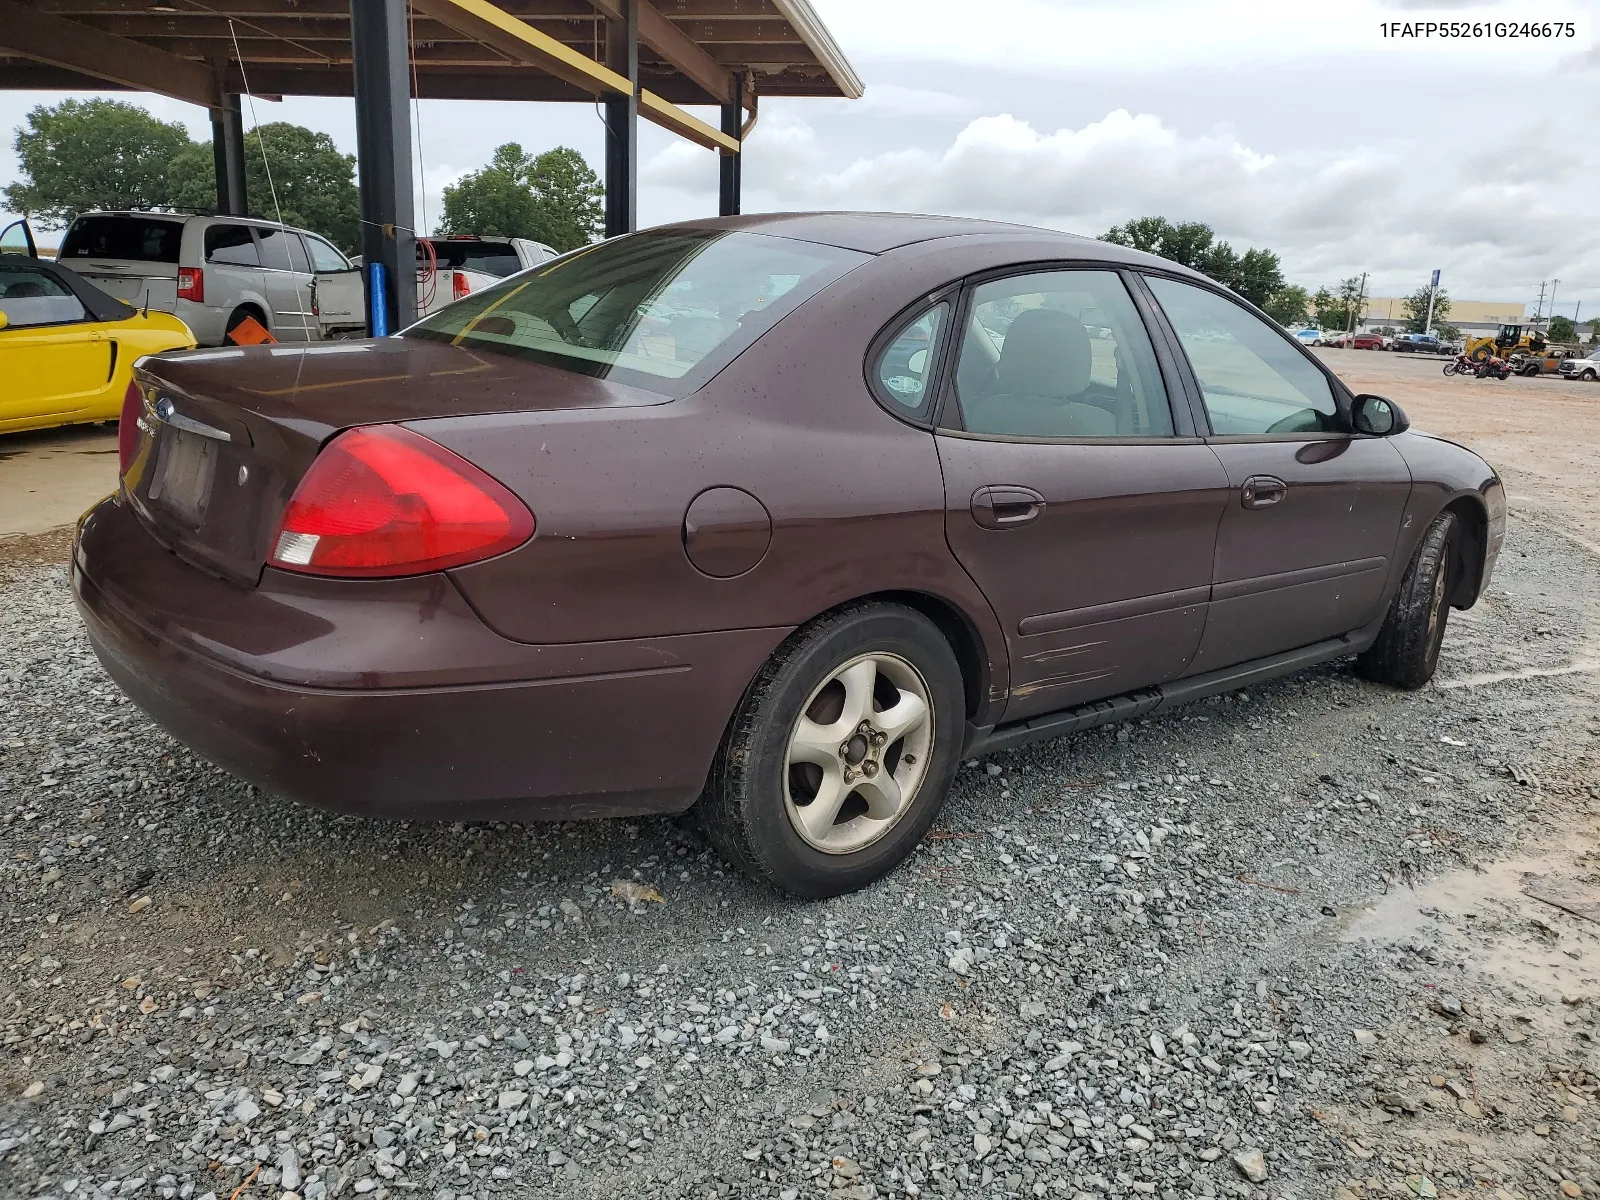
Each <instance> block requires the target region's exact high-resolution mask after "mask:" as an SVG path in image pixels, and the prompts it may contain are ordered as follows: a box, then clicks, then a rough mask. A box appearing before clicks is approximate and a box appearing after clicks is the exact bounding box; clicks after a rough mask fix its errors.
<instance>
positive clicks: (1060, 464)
mask: <svg viewBox="0 0 1600 1200" xmlns="http://www.w3.org/2000/svg"><path fill="white" fill-rule="evenodd" d="M122 446H123V460H122V486H121V488H120V491H119V493H118V494H117V495H116V496H113V497H111V498H109V499H107V500H106V501H104V502H103V503H101V504H100V505H98V506H97V507H96V508H94V509H93V510H92V511H90V512H89V513H88V514H87V515H86V516H85V517H84V519H83V521H82V524H81V526H80V528H79V531H78V541H77V546H76V550H75V555H74V568H73V587H74V589H75V592H76V596H77V600H78V606H79V610H80V611H81V613H82V615H83V619H84V621H85V622H86V624H87V626H88V629H89V634H90V637H91V639H92V641H93V644H94V647H95V650H96V652H97V653H98V654H99V656H100V659H101V661H102V662H103V663H104V664H105V667H106V669H107V670H108V671H109V672H110V673H111V675H112V677H113V678H114V679H115V680H116V681H117V683H118V684H119V685H120V686H121V687H122V688H123V690H124V691H126V692H127V693H128V695H129V696H131V697H132V698H133V699H134V700H135V701H136V702H137V703H138V704H139V705H140V706H141V707H142V708H144V709H145V710H146V711H147V712H149V713H150V714H151V715H152V716H153V717H155V719H156V720H158V721H160V722H161V723H162V724H164V725H165V726H166V727H167V728H168V729H170V730H171V731H172V732H173V733H174V734H175V735H176V736H177V737H179V738H180V739H182V740H183V741H185V742H187V743H188V744H189V745H191V746H193V747H194V748H195V749H196V750H198V751H199V752H200V753H201V754H203V755H205V756H207V757H209V758H211V759H213V760H215V761H216V762H218V763H220V764H222V765H223V766H225V767H228V768H229V769H231V770H234V771H237V772H238V773H239V774H240V775H243V776H245V777H246V778H248V779H251V780H254V781H256V782H257V783H259V784H261V785H262V786H264V787H266V788H268V789H270V790H273V791H276V792H280V793H283V794H286V795H288V796H292V797H296V798H298V799H301V800H304V801H308V802H310V803H312V804H318V805H323V806H326V807H329V808H335V809H341V810H345V811H351V812H358V813H365V814H372V815H384V816H406V817H445V818H463V819H474V818H512V819H533V818H566V817H573V816H603V815H608V814H635V813H664V812H678V811H681V810H684V809H687V808H689V807H690V806H691V805H698V809H699V814H700V819H701V822H702V824H703V826H704V828H705V830H706V832H707V834H708V836H709V837H710V838H711V840H712V841H713V842H714V843H715V844H716V845H717V846H718V847H719V849H721V851H722V852H723V853H724V854H725V855H727V857H728V858H730V859H731V860H732V861H733V862H735V863H736V864H738V865H739V866H740V867H742V868H744V869H745V870H746V871H748V872H749V873H750V874H752V875H753V876H755V877H757V878H759V879H766V880H770V881H772V882H774V883H776V884H778V885H780V886H782V887H785V888H788V889H790V890H792V891H795V892H798V893H802V894H806V895H811V896H823V895H832V894H837V893H840V892H844V891H847V890H849V889H852V888H857V887H860V886H862V885H863V884H865V883H867V882H869V881H871V880H873V879H876V878H878V877H879V876H881V875H883V874H884V873H885V872H886V871H888V870H890V869H891V868H892V867H893V866H894V865H895V864H896V863H898V862H899V861H900V860H901V859H902V858H904V857H905V855H906V854H907V853H908V852H909V851H910V850H911V848H912V847H913V846H914V845H915V844H916V843H917V841H918V840H919V839H920V838H921V837H922V836H923V835H924V834H925V833H926V832H927V830H928V828H929V826H930V825H931V824H932V823H933V821H934V819H935V817H936V816H937V815H938V812H939V808H940V805H941V804H942V803H943V801H944V798H945V794H946V791H947V789H948V787H949V784H950V780H951V776H952V774H953V773H954V771H955V769H956V766H957V764H958V762H959V761H960V760H961V758H963V757H964V756H968V755H973V754H981V753H984V752H987V751H994V750H999V749H1002V748H1005V747H1010V746H1016V745H1019V744H1021V743H1024V742H1029V741H1033V740H1036V739H1040V738H1047V737H1053V736H1056V735H1058V734H1063V733H1069V732H1072V731H1075V730H1081V729H1086V728H1089V727H1091V726H1095V725H1100V724H1104V723H1106V722H1109V721H1116V720H1121V719H1126V718H1130V717H1137V716H1140V715H1142V714H1145V713H1150V712H1155V711H1157V710H1161V709H1165V708H1168V707H1170V706H1172V705H1175V704H1179V703H1182V702H1184V701H1186V700H1192V699H1195V698H1197V697H1202V696H1209V695H1213V694H1215V693H1218V692H1221V691H1224V690H1227V689H1230V688H1235V687H1239V686H1241V685H1244V684H1250V683H1255V682H1258V681H1260V680H1263V679H1266V678H1270V677H1272V676H1276V675H1281V674H1284V673H1286V672H1290V671H1293V670H1296V669H1298V668H1301V667H1304V666H1307V665H1309V664H1312V663H1319V662H1325V661H1328V660H1331V659H1336V658H1342V657H1346V656H1356V666H1357V670H1359V671H1360V672H1361V673H1362V674H1364V675H1365V676H1367V677H1368V678H1371V679H1375V680H1380V681H1383V682H1387V683H1390V684H1393V685H1396V686H1399V687H1406V688H1415V687H1419V686H1421V685H1422V684H1423V683H1425V682H1426V681H1427V680H1428V678H1429V677H1430V676H1431V675H1432V673H1433V670H1434V666H1435V663H1436V661H1437V658H1438V654H1439V645H1440V642H1441V639H1442V638H1443V635H1444V627H1445V620H1446V616H1447V614H1448V612H1449V609H1450V608H1451V607H1452V606H1453V607H1457V608H1465V607H1468V606H1470V605H1471V604H1473V603H1474V602H1475V601H1476V599H1477V598H1478V596H1479V594H1480V593H1481V592H1482V590H1483V587H1484V585H1485V583H1486V581H1487V579H1488V577H1489V572H1490V570H1491V569H1492V567H1493V564H1494V561H1495V557H1496V554H1497V553H1498V551H1499V548H1500V543H1501V538H1502V535H1503V532H1504V528H1505V501H1504V493H1503V491H1502V489H1501V485H1500V482H1499V480H1498V479H1497V478H1496V477H1495V474H1494V472H1493V471H1492V470H1491V469H1490V468H1489V466H1487V465H1486V464H1485V463H1484V462H1483V461H1482V460H1481V459H1479V458H1478V457H1477V456H1476V455H1474V454H1472V453H1470V452H1468V451H1466V450H1464V449H1462V448H1461V447H1459V446H1455V445H1452V444H1451V443H1449V442H1445V441H1441V440H1439V439H1437V438H1433V437H1428V436H1426V435H1424V434H1421V433H1417V432H1412V431H1408V429H1407V422H1406V418H1405V416H1404V415H1403V414H1402V413H1401V411H1400V409H1399V407H1398V406H1397V405H1395V404H1394V403H1393V402H1391V401H1389V400H1385V399H1383V398H1381V397H1376V396H1366V395H1363V396H1352V395H1351V394H1350V393H1349V392H1348V391H1347V390H1346V389H1345V387H1344V386H1343V384H1341V383H1340V382H1339V380H1338V379H1337V378H1335V377H1334V376H1333V375H1331V374H1330V373H1329V372H1328V371H1327V370H1326V369H1324V368H1323V366H1322V365H1321V364H1320V363H1319V362H1318V361H1317V360H1316V359H1315V358H1314V357H1313V356H1311V355H1310V354H1309V353H1307V352H1306V351H1305V350H1304V349H1303V348H1302V347H1301V346H1299V345H1298V344H1297V343H1296V342H1295V341H1294V340H1293V339H1292V338H1290V337H1288V336H1287V335H1285V334H1284V333H1283V331H1282V330H1281V329H1280V328H1279V327H1278V326H1277V325H1276V324H1274V323H1273V322H1271V321H1270V320H1268V319H1267V318H1265V317H1264V316H1263V315H1262V314H1261V313H1259V312H1258V311H1256V310H1255V309H1253V308H1251V307H1249V306H1248V305H1246V304H1244V303H1242V302H1241V301H1240V300H1239V299H1238V297H1236V296H1234V295H1233V294H1232V293H1230V292H1228V291H1226V290H1224V289H1222V288H1219V287H1218V286H1216V285H1215V284H1213V283H1211V282H1210V281H1209V280H1207V279H1205V278H1204V277H1202V276H1200V275H1198V274H1195V273H1193V272H1191V271H1187V270H1184V269H1182V268H1180V267H1177V266H1175V265H1173V264H1172V263H1170V262H1166V261H1163V260H1160V259H1157V258H1153V257H1149V256H1147V255H1142V254H1139V253H1137V252H1133V251H1129V250H1125V249H1122V248H1120V247H1117V246H1112V245H1108V244H1106V243H1103V242H1098V241H1090V240H1086V239H1082V238H1076V237H1069V236H1065V235H1061V234H1055V233H1048V232H1044V231H1039V230H1031V229H1025V228H1020V227H1016V226H1007V225H997V224H989V223H983V222H976V221H963V220H953V219H944V218H927V217H902V216H871V215H855V214H836V215H785V216H768V217H745V218H735V219H731V220H722V221H707V222H700V223H693V224H686V225H679V226H673V227H668V228H663V229H658V230H654V231H651V232H647V233H642V234H638V235H635V236H631V237H625V238H618V239H616V240H613V241H608V242H604V243H602V244H600V245H597V246H591V247H587V248H585V249H583V250H580V251H577V252H575V253H573V254H570V255H567V256H566V257H564V258H560V259H557V260H554V261H552V262H550V263H546V264H543V265H541V266H539V267H536V268H533V269H532V270H529V271H526V272H523V273H522V274H519V275H514V276H512V277H510V278H508V279H507V280H505V281H504V282H503V283H500V284H498V285H496V286H495V287H492V288H489V289H487V290H485V291H482V292H477V293H474V294H473V295H472V296H471V297H469V298H467V299H466V300H463V301H461V302H460V303H458V304H453V305H451V306H450V307H448V308H446V309H443V310H441V311H439V312H437V313H435V314H433V315H431V316H429V317H428V318H426V319H425V320H423V321H421V322H419V323H418V324H416V325H414V326H412V327H411V328H410V329H407V330H406V331H405V332H404V334H403V335H401V336H399V337H395V338H389V339H385V340H382V341H368V342H356V343H341V344H333V345H327V346H318V347H312V348H288V347H269V348H257V349H248V350H246V349H227V350H211V351H200V352H195V353H190V354H183V355H178V356H175V357H165V358H162V359H161V360H159V361H155V360H151V361H147V362H146V363H144V364H143V365H142V366H141V367H140V369H139V371H138V375H137V383H136V384H135V387H134V389H133V390H132V391H130V393H129V396H128V402H127V408H126V412H125V419H124V423H123V438H122Z"/></svg>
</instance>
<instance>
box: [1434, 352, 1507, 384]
mask: <svg viewBox="0 0 1600 1200" xmlns="http://www.w3.org/2000/svg"><path fill="white" fill-rule="evenodd" d="M1511 370H1512V365H1511V364H1510V363H1509V362H1507V361H1506V360H1505V359H1503V358H1499V357H1496V356H1495V355H1492V354H1491V355H1490V356H1489V357H1488V358H1486V359H1484V360H1483V361H1482V362H1475V361H1473V360H1472V359H1470V358H1468V357H1467V356H1466V355H1465V354H1458V355H1456V357H1455V360H1454V361H1453V362H1447V363H1445V365H1444V373H1445V374H1446V375H1471V376H1472V377H1473V378H1474V379H1510V378H1511Z"/></svg>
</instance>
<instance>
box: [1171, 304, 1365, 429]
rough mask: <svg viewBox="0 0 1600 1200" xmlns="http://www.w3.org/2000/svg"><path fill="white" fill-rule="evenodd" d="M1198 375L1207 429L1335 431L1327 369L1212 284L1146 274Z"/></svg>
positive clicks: (1336, 424)
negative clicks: (1197, 284) (1210, 286)
mask: <svg viewBox="0 0 1600 1200" xmlns="http://www.w3.org/2000/svg"><path fill="white" fill-rule="evenodd" d="M1149 284H1150V290H1151V291H1153V292H1154V293H1155V294H1156V299H1158V300H1159V301H1160V302H1161V307H1162V308H1163V309H1164V310H1165V311H1166V314H1167V320H1169V321H1171V322H1172V328H1173V329H1174V330H1176V331H1177V334H1178V340H1179V341H1180V342H1182V343H1183V350H1184V353H1185V354H1186V355H1188V358H1189V366H1190V367H1191V368H1192V369H1193V370H1194V375H1195V379H1196V380H1198V381H1199V384H1200V393H1201V396H1202V398H1203V399H1204V401H1205V406H1206V415H1207V416H1209V417H1210V418H1211V429H1212V432H1214V433H1216V434H1219V435H1222V436H1224V437H1226V436H1230V435H1232V436H1248V435H1260V434H1281V435H1292V434H1297V433H1324V432H1335V431H1338V430H1339V429H1340V428H1341V426H1340V424H1339V419H1338V411H1339V410H1338V406H1337V405H1336V404H1335V403H1334V399H1333V388H1332V387H1331V386H1329V384H1328V379H1327V376H1325V375H1323V373H1322V372H1321V371H1319V370H1317V368H1316V366H1315V365H1313V364H1312V363H1310V362H1308V361H1307V360H1306V357H1305V355H1304V354H1303V353H1302V352H1301V351H1300V350H1299V349H1298V348H1296V347H1294V346H1291V345H1290V344H1289V343H1288V342H1287V341H1285V340H1284V338H1283V337H1282V336H1281V335H1280V334H1279V333H1278V332H1277V331H1276V330H1275V329H1273V328H1272V326H1270V325H1268V324H1267V323H1266V322H1264V321H1262V320H1261V319H1260V318H1259V317H1257V316H1255V315H1254V314H1252V313H1250V312H1248V311H1246V310H1245V309H1244V308H1241V307H1240V306H1239V305H1237V304H1235V303H1233V302H1232V301H1231V300H1225V299H1224V298H1223V297H1221V296H1219V295H1217V294H1216V293H1215V292H1211V291H1207V290H1206V289H1205V288H1198V287H1194V286H1193V285H1191V284H1187V283H1179V282H1178V281H1177V280H1175V279H1161V278H1158V277H1154V276H1152V277H1150V278H1149Z"/></svg>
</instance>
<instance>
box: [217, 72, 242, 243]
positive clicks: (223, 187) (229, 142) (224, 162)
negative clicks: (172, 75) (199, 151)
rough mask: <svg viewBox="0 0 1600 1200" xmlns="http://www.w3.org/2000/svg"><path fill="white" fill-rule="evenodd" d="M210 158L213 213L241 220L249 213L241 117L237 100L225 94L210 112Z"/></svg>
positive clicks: (236, 97)
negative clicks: (214, 198) (214, 189)
mask: <svg viewBox="0 0 1600 1200" xmlns="http://www.w3.org/2000/svg"><path fill="white" fill-rule="evenodd" d="M211 157H212V161H213V162H214V163H215V164H216V171H217V212H219V213H222V214H223V215H225V216H230V217H242V216H244V215H245V214H246V213H248V212H249V210H250V209H249V197H248V195H247V193H246V190H245V183H244V116H243V114H242V113H241V112H240V110H239V97H238V95H237V94H234V93H229V94H228V95H225V96H223V97H222V106H221V107H220V108H213V109H212V110H211Z"/></svg>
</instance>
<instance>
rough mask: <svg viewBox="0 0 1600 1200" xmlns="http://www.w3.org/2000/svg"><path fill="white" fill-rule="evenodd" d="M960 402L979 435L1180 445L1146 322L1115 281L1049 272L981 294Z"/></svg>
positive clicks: (966, 333) (993, 284) (967, 342)
mask: <svg viewBox="0 0 1600 1200" xmlns="http://www.w3.org/2000/svg"><path fill="white" fill-rule="evenodd" d="M956 395H957V398H958V399H959V400H960V402H961V416H962V421H963V423H964V428H965V429H966V430H967V431H968V432H969V433H982V434H992V435H996V436H1000V437H1043V438H1112V437H1115V438H1129V437H1171V436H1172V431H1173V427H1172V409H1171V407H1170V406H1169V405H1168V403H1167V393H1166V388H1165V387H1164V386H1163V384H1162V382H1161V371H1160V368H1159V367H1158V366H1157V364H1156V357H1155V351H1154V349H1153V348H1152V347H1151V345H1150V338H1149V335H1148V334H1146V332H1145V328H1144V322H1143V321H1142V320H1141V319H1140V317H1139V311H1138V309H1136V308H1135V307H1134V304H1133V299H1132V298H1131V297H1130V296H1129V295H1128V289H1127V288H1126V287H1125V286H1124V284H1123V282H1122V279H1121V278H1120V277H1119V276H1118V275H1117V273H1116V272H1115V271H1080V270H1062V271H1040V272H1037V273H1030V274H1027V275H1014V276H1011V277H1009V278H1005V279H993V280H990V281H989V282H987V283H982V284H979V285H978V286H977V287H976V288H974V289H973V292H972V305H971V315H970V316H969V317H968V318H967V327H966V329H965V330H963V331H962V337H961V358H960V362H959V365H958V366H957V368H956Z"/></svg>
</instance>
